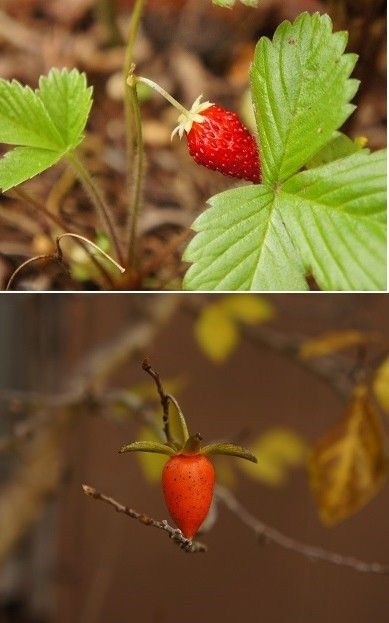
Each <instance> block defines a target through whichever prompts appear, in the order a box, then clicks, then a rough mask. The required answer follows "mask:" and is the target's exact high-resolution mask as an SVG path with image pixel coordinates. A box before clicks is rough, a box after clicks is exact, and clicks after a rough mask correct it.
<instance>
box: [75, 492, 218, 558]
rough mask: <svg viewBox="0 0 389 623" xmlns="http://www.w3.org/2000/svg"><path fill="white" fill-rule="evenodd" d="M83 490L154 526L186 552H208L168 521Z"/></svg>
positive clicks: (133, 517) (116, 508) (118, 510)
mask: <svg viewBox="0 0 389 623" xmlns="http://www.w3.org/2000/svg"><path fill="white" fill-rule="evenodd" d="M82 489H83V491H84V493H85V495H88V496H89V497H91V498H93V499H95V500H100V501H101V502H105V503H106V504H109V505H110V506H112V507H113V508H114V509H115V510H116V511H117V512H118V513H123V514H124V515H127V517H131V519H136V520H137V521H139V522H140V523H141V524H143V525H144V526H152V527H153V528H158V529H159V530H163V531H164V532H167V534H168V535H169V538H171V539H172V541H174V543H175V544H176V545H178V547H179V548H180V549H182V550H183V551H184V552H187V553H192V554H195V553H197V552H206V551H207V547H206V546H205V545H204V544H203V543H200V542H199V541H192V540H191V539H186V538H185V537H184V535H183V534H182V532H181V530H179V529H178V528H173V527H172V526H170V525H169V524H168V522H167V521H166V520H163V521H158V520H156V519H153V518H152V517H149V516H148V515H145V514H144V513H138V511H135V510H133V509H132V508H129V507H128V506H124V505H123V504H120V502H117V501H116V500H114V499H113V498H111V497H109V496H108V495H104V493H100V492H99V491H97V490H96V489H95V488H94V487H90V486H88V485H82Z"/></svg>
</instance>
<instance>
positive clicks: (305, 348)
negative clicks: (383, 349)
mask: <svg viewBox="0 0 389 623" xmlns="http://www.w3.org/2000/svg"><path fill="white" fill-rule="evenodd" d="M378 338H379V336H378V334H377V333H362V332H361V331H354V330H351V331H329V332H328V333H322V334H321V335H319V336H318V337H315V338H313V339H311V340H306V341H305V342H304V343H303V344H302V345H301V346H300V351H299V357H300V359H311V358H313V357H324V356H326V355H330V354H331V353H335V352H337V351H339V350H345V349H346V348H351V347H352V346H359V345H360V344H366V343H368V342H375V341H377V340H378Z"/></svg>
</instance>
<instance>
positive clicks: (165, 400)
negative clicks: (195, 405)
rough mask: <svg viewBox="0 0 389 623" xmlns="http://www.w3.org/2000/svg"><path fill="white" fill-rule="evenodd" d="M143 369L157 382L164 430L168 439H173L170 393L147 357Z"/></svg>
mask: <svg viewBox="0 0 389 623" xmlns="http://www.w3.org/2000/svg"><path fill="white" fill-rule="evenodd" d="M142 369H143V370H144V371H145V372H147V374H150V376H151V377H152V378H153V379H154V381H155V384H156V386H157V391H158V394H159V397H160V399H161V405H162V419H163V431H164V433H165V436H166V441H171V435H170V430H169V403H170V400H171V398H170V396H169V394H167V393H166V392H165V390H164V388H163V385H162V382H161V378H160V376H159V374H158V372H156V371H155V370H154V369H153V368H152V366H151V363H150V361H149V360H148V359H147V358H145V359H144V360H143V362H142Z"/></svg>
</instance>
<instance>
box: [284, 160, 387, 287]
mask: <svg viewBox="0 0 389 623" xmlns="http://www.w3.org/2000/svg"><path fill="white" fill-rule="evenodd" d="M279 207H280V210H281V211H282V214H283V218H284V222H285V226H286V227H287V229H288V231H289V233H290V236H291V238H292V240H293V241H294V244H295V246H296V247H297V248H298V249H299V252H300V255H301V257H302V258H303V262H304V266H305V269H306V271H307V272H312V273H313V275H314V277H315V279H316V281H317V283H318V284H319V286H320V287H321V288H322V289H324V290H385V289H386V151H385V150H382V151H378V152H375V153H373V154H368V153H367V152H366V151H362V152H359V153H356V154H354V155H352V156H348V157H347V158H343V159H342V160H337V161H335V162H332V163H330V164H328V165H324V166H322V167H317V168H315V169H311V170H310V171H304V172H302V173H299V174H297V175H296V176H294V177H293V178H291V179H290V180H288V181H287V182H286V183H285V184H284V185H283V187H282V189H281V192H280V194H279Z"/></svg>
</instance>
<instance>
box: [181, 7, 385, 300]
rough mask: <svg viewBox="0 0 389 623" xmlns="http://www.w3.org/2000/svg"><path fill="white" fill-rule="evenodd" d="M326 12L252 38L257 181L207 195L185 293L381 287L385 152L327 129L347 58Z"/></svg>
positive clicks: (348, 96) (350, 91)
mask: <svg viewBox="0 0 389 623" xmlns="http://www.w3.org/2000/svg"><path fill="white" fill-rule="evenodd" d="M346 44H347V33H345V32H337V33H333V32H332V23H331V19H330V18H329V17H328V16H327V15H319V14H314V15H310V14H308V13H304V14H302V15H300V16H299V17H298V18H297V19H296V20H295V22H294V23H290V22H288V21H286V22H283V23H282V24H281V25H280V26H279V27H278V28H277V30H276V32H275V34H274V37H273V39H272V41H270V40H269V39H268V38H266V37H262V38H261V39H260V40H259V42H258V45H257V48H256V52H255V58H254V62H253V65H252V69H251V92H252V100H253V106H254V112H255V118H256V124H257V129H258V143H259V154H260V162H261V169H262V182H261V184H259V185H253V186H247V185H246V186H242V187H239V188H234V189H232V190H228V191H226V192H223V193H221V194H219V195H216V196H214V197H212V198H211V199H210V200H209V204H210V208H209V209H207V210H206V211H205V212H204V213H202V214H201V215H200V217H199V218H197V220H196V221H195V222H194V224H193V229H194V230H195V232H196V236H195V237H194V239H193V240H192V241H191V242H190V244H189V246H188V247H187V249H186V252H185V254H184V259H185V260H186V261H188V262H190V263H191V264H192V266H191V267H190V268H189V270H188V272H187V273H186V276H185V280H184V287H185V288H186V289H189V290H306V289H308V283H307V277H308V276H313V277H314V279H315V281H316V282H317V284H318V285H319V286H320V288H321V289H323V290H383V289H385V288H386V195H385V175H386V151H384V150H381V151H377V152H375V153H370V152H369V150H368V149H366V148H365V149H363V148H361V145H360V144H359V143H353V141H351V140H348V139H347V137H345V136H344V135H342V134H339V133H337V130H338V129H339V128H340V127H341V126H342V124H343V123H344V122H345V121H346V119H347V118H348V117H349V116H350V115H351V113H352V112H353V110H354V108H355V106H353V105H352V104H351V103H350V102H351V100H352V98H353V97H354V95H355V93H356V91H357V89H358V81H357V80H354V79H352V78H350V75H351V72H352V70H353V69H354V66H355V63H356V60H357V57H356V55H355V54H349V53H347V54H346V53H345V52H344V51H345V48H346Z"/></svg>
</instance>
